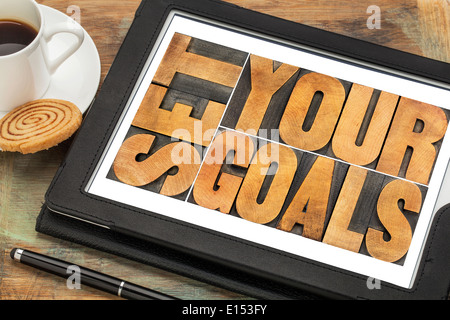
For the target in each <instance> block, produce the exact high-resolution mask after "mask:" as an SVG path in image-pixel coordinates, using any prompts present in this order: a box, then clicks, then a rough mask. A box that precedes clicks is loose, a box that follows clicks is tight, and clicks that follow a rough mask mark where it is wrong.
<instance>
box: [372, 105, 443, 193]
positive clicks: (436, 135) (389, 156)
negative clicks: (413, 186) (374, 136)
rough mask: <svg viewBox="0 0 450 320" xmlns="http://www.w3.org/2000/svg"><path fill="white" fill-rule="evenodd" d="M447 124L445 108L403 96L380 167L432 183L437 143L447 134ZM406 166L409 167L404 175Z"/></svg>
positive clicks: (396, 173)
mask: <svg viewBox="0 0 450 320" xmlns="http://www.w3.org/2000/svg"><path fill="white" fill-rule="evenodd" d="M447 125H448V120H447V116H446V114H445V112H444V111H443V110H442V109H440V108H438V107H436V106H433V105H430V104H427V103H423V102H419V101H415V100H411V99H408V98H404V97H402V98H401V99H400V102H399V105H398V107H397V111H396V112H395V116H394V120H393V121H392V125H391V129H390V130H389V133H388V136H387V138H386V142H385V144H384V147H383V150H382V152H381V155H380V159H379V161H378V164H377V168H376V170H377V171H381V172H384V173H387V174H390V175H393V176H399V175H400V176H402V177H404V178H406V179H407V180H411V181H415V182H418V183H421V184H425V185H426V184H428V181H429V178H430V175H431V172H432V170H433V166H434V163H435V160H436V156H437V154H438V150H436V149H437V148H436V143H438V142H439V141H440V140H441V139H442V138H443V137H444V135H445V132H446V130H447ZM408 151H411V152H408ZM402 166H404V167H406V168H407V169H404V171H405V173H404V175H403V174H401V171H402Z"/></svg>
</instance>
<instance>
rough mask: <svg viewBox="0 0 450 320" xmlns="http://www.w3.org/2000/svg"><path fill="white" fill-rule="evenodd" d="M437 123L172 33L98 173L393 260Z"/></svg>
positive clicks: (410, 106) (430, 112) (430, 114)
mask: <svg viewBox="0 0 450 320" xmlns="http://www.w3.org/2000/svg"><path fill="white" fill-rule="evenodd" d="M299 64H301V61H299ZM447 124H448V120H447V114H446V112H444V110H443V109H441V108H438V107H436V106H432V105H429V104H426V103H422V102H419V101H414V100H411V99H408V98H404V97H400V96H398V95H395V94H392V93H389V92H384V91H383V92H382V91H379V90H376V89H372V88H369V87H366V86H363V85H360V84H356V83H350V82H348V81H344V80H341V79H337V78H334V77H330V76H327V75H324V74H319V73H316V72H313V71H310V70H305V69H302V68H300V67H296V66H292V65H288V64H283V63H281V62H278V61H272V60H270V59H267V58H264V57H260V56H257V55H253V54H249V53H246V52H241V51H238V50H235V49H231V48H227V47H223V46H219V45H216V44H213V43H209V42H206V41H201V40H199V39H195V38H191V37H188V36H185V35H182V34H179V33H176V34H175V35H174V37H173V39H172V42H171V43H170V45H169V47H168V49H167V51H166V53H165V56H164V58H163V60H162V61H161V63H160V65H159V67H158V70H157V72H156V74H155V76H154V79H153V81H152V84H151V85H150V86H149V88H148V91H147V93H146V95H145V98H144V99H143V101H142V104H141V106H140V108H139V110H138V112H137V113H136V116H135V118H134V120H133V123H132V126H131V128H130V131H129V133H128V135H127V137H126V139H125V141H124V142H123V145H122V147H121V149H120V151H119V152H118V154H117V158H116V160H115V162H114V165H113V168H112V170H111V172H110V174H109V178H111V179H115V180H119V181H121V182H123V183H126V184H129V185H132V186H136V187H140V188H145V189H147V190H149V191H152V192H156V193H160V194H163V195H166V196H171V197H174V198H176V199H179V200H182V201H188V202H190V203H194V204H197V205H199V206H202V207H205V208H209V209H212V210H216V211H219V212H221V213H223V214H229V215H233V216H236V217H240V218H243V219H246V220H248V221H252V222H254V223H258V224H264V225H267V226H268V227H273V228H277V229H279V230H280V232H292V233H296V234H298V235H299V236H302V237H305V238H308V239H312V240H316V241H321V242H323V243H326V244H329V245H332V246H336V247H340V248H343V249H346V250H350V251H353V252H358V253H360V254H365V255H370V256H372V257H374V258H377V259H380V260H383V261H388V262H395V263H398V264H402V263H403V262H402V261H403V260H404V257H405V255H406V253H407V251H408V249H409V246H410V243H411V239H412V235H413V232H414V227H415V224H416V222H417V219H418V216H419V213H420V211H421V208H422V205H423V199H424V197H425V196H426V193H427V185H428V183H429V180H430V176H431V174H432V172H433V167H434V164H435V160H436V157H437V155H438V152H439V148H440V145H441V143H442V139H443V137H444V135H445V133H446V130H447Z"/></svg>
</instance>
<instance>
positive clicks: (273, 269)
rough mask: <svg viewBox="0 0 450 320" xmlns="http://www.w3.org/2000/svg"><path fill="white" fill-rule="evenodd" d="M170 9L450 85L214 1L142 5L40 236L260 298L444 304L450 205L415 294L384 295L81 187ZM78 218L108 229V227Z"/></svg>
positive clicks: (355, 280) (337, 272)
mask: <svg viewBox="0 0 450 320" xmlns="http://www.w3.org/2000/svg"><path fill="white" fill-rule="evenodd" d="M174 9H177V10H181V11H183V12H187V13H193V14H195V15H197V16H200V17H205V18H208V19H213V20H216V21H219V22H224V23H226V24H229V25H233V26H236V27H240V28H244V29H246V30H249V31H256V32H259V33H263V34H265V35H269V36H275V37H277V38H279V39H283V40H287V41H292V42H295V43H298V44H302V45H307V46H310V47H312V48H316V49H320V50H325V51H327V52H330V53H333V54H338V55H342V56H345V57H349V58H354V59H357V60H360V61H364V62H369V63H373V64H375V65H379V66H383V67H389V68H391V69H395V70H398V71H402V72H407V73H409V74H412V75H415V76H420V77H424V78H428V79H432V80H437V81H440V82H444V83H450V65H449V64H446V63H443V62H439V61H434V60H431V59H426V58H423V57H419V56H415V55H412V54H408V53H404V52H400V51H397V50H393V49H390V48H386V47H382V46H378V45H375V44H371V43H368V42H364V41H360V40H356V39H352V38H348V37H345V36H341V35H337V34H333V33H330V32H326V31H323V30H319V29H315V28H311V27H308V26H304V25H301V24H297V23H293V22H289V21H285V20H282V19H279V18H275V17H272V16H268V15H264V14H261V13H257V12H253V11H249V10H246V9H243V8H240V7H237V6H235V5H231V4H229V3H224V2H220V1H215V0H194V1H184V0H172V1H166V0H144V1H143V2H142V3H141V5H140V7H139V8H138V10H137V12H136V17H135V20H134V22H133V24H132V26H131V28H130V30H129V32H128V34H127V36H126V38H125V40H124V42H123V44H122V46H121V49H120V50H119V53H118V54H117V57H116V59H115V61H114V63H113V64H112V66H111V69H110V71H109V74H108V76H107V78H106V79H105V82H104V84H103V87H102V89H101V91H100V93H99V95H98V97H97V98H96V101H95V102H94V103H93V105H92V107H91V109H90V111H89V113H88V115H87V116H86V118H85V120H84V122H83V124H82V127H81V129H80V130H79V132H78V133H77V135H76V138H75V139H74V142H73V144H72V146H71V148H70V150H69V152H68V154H67V156H66V159H65V160H64V162H63V163H62V165H61V167H60V169H59V170H58V172H57V174H56V175H55V178H54V180H53V182H52V184H51V186H50V188H49V190H48V192H47V194H46V198H45V204H44V206H43V207H42V211H41V213H40V215H39V217H38V220H37V224H36V230H37V231H38V232H41V233H44V234H47V235H51V236H55V237H58V238H62V239H66V240H69V241H73V242H76V243H80V244H82V245H85V246H88V247H92V248H96V249H99V250H103V251H106V252H109V253H113V254H116V255H119V256H123V257H126V258H129V259H133V260H136V261H140V262H142V263H146V264H150V265H154V266H157V267H160V268H164V269H167V270H170V271H172V272H175V273H179V274H181V275H185V276H188V277H192V278H195V279H198V280H200V281H204V282H207V283H210V284H213V285H216V286H220V287H223V288H226V289H229V290H232V291H236V292H240V293H243V294H246V295H249V296H252V297H255V298H260V299H316V298H344V299H447V297H448V293H449V288H450V272H449V270H450V268H449V267H450V255H449V252H448V251H449V250H448V249H449V236H448V230H449V228H450V206H445V207H444V208H441V210H439V212H438V213H437V214H436V216H435V218H434V221H433V225H432V228H431V231H430V234H429V237H428V239H427V242H426V247H425V250H424V254H423V256H422V260H421V264H420V269H419V272H418V275H417V277H416V280H415V282H414V286H413V288H412V289H409V290H407V289H404V288H400V287H397V286H394V285H391V284H388V283H381V289H380V290H377V289H372V290H370V289H369V288H368V286H367V277H365V276H361V275H358V274H355V273H352V272H348V271H346V270H342V269H339V268H335V267H332V266H329V265H325V264H321V263H318V262H316V261H311V260H308V259H305V258H301V257H298V256H294V255H291V254H287V253H284V252H280V251H277V250H275V249H271V248H267V247H264V246H261V245H258V244H255V243H250V242H247V241H243V240H242V239H236V238H233V237H231V236H228V235H225V234H220V233H218V232H215V231H211V230H207V229H204V228H201V227H198V226H193V225H189V224H187V223H184V222H180V221H177V220H173V219H171V218H166V217H162V216H160V215H157V214H153V213H150V212H146V211H144V210H139V209H136V208H132V207H129V206H126V205H123V204H120V203H116V202H113V201H109V200H107V199H103V198H99V197H96V196H93V195H91V194H87V193H86V192H85V191H84V189H85V186H86V184H87V182H88V180H89V178H90V177H91V175H92V173H93V171H94V169H95V166H96V164H97V163H98V161H99V158H100V156H101V154H102V152H103V150H104V149H105V147H106V144H107V142H108V139H109V137H110V136H111V134H112V132H113V130H114V128H115V125H116V124H117V121H118V119H119V117H120V115H121V112H122V111H123V109H124V107H125V105H126V103H127V100H128V97H129V96H130V94H131V92H132V90H133V88H134V85H135V84H136V81H137V79H138V77H139V75H140V72H141V70H142V68H143V66H144V64H145V62H146V59H147V57H148V55H149V53H150V51H151V49H152V47H153V45H154V43H155V41H156V37H157V36H158V34H159V31H160V30H161V28H162V24H163V23H164V21H165V19H166V17H167V15H168V14H169V13H170V12H171V11H172V10H174ZM56 212H58V213H56ZM60 213H63V214H65V215H67V216H65V215H61V214H60ZM68 216H71V217H68ZM73 217H76V218H78V219H74V218H73ZM82 220H87V221H90V222H92V223H97V224H99V225H102V226H108V227H109V229H106V228H103V227H100V226H97V225H94V224H92V223H86V222H84V221H82ZM217 248H220V249H221V250H220V257H219V256H217V254H216V252H217ZM255 266H258V267H257V268H255Z"/></svg>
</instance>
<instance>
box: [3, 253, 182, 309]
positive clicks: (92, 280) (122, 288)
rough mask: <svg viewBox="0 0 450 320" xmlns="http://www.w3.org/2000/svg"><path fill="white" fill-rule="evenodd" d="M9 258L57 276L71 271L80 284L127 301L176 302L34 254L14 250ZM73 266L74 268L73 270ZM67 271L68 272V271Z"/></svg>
mask: <svg viewBox="0 0 450 320" xmlns="http://www.w3.org/2000/svg"><path fill="white" fill-rule="evenodd" d="M10 255H11V258H12V259H14V260H16V261H18V262H20V263H23V264H26V265H28V266H31V267H34V268H36V269H40V270H43V271H46V272H49V273H52V274H55V275H57V276H60V277H63V278H68V277H69V276H71V275H72V274H73V270H78V271H79V272H80V275H79V276H80V277H79V279H80V284H81V285H86V286H89V287H93V288H96V289H99V290H101V291H105V292H108V293H111V294H114V295H117V296H119V297H122V298H125V299H129V300H178V299H177V298H174V297H172V296H168V295H165V294H163V293H160V292H156V291H153V290H150V289H147V288H144V287H141V286H138V285H136V284H133V283H130V282H126V281H123V280H121V279H117V278H114V277H111V276H108V275H106V274H103V273H100V272H97V271H93V270H90V269H87V268H84V267H80V266H77V265H74V264H71V263H68V262H65V261H62V260H58V259H54V258H51V257H48V256H45V255H42V254H39V253H36V252H32V251H28V250H23V249H18V248H15V249H13V250H11V253H10ZM74 266H75V267H76V268H74ZM68 270H69V271H68Z"/></svg>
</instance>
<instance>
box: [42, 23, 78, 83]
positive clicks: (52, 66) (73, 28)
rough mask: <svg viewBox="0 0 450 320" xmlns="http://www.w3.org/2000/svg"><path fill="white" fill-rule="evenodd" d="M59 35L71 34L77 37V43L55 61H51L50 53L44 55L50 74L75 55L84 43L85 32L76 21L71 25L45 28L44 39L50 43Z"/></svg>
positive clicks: (65, 24)
mask: <svg viewBox="0 0 450 320" xmlns="http://www.w3.org/2000/svg"><path fill="white" fill-rule="evenodd" d="M58 33H71V34H73V35H75V36H76V41H75V42H73V43H72V44H71V45H70V46H69V47H68V48H67V49H66V50H65V51H64V52H63V53H61V54H60V55H59V56H58V57H56V58H54V59H50V58H49V56H48V52H47V53H46V54H44V59H45V62H46V64H47V68H48V71H49V72H50V74H52V73H54V72H55V71H56V70H57V69H58V68H59V66H60V65H61V64H62V63H63V62H64V61H66V60H67V59H68V58H69V57H70V56H71V55H72V54H74V53H75V52H76V51H77V50H78V49H79V48H80V47H81V45H82V43H83V41H84V30H83V29H82V28H81V27H80V26H79V25H78V24H76V23H75V21H72V22H69V23H65V22H63V23H59V24H55V25H52V26H48V27H46V28H45V31H44V34H43V38H44V40H45V41H46V42H47V43H48V42H50V40H51V39H52V38H53V36H54V35H56V34H58Z"/></svg>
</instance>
